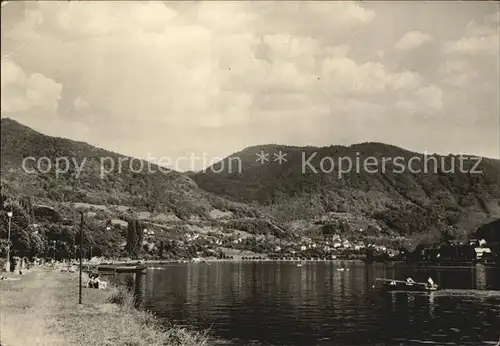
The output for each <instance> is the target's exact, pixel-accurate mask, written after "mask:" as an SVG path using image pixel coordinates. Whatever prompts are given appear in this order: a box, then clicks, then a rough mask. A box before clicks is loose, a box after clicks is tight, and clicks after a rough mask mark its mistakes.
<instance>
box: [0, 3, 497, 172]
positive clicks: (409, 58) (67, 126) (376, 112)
mask: <svg viewBox="0 0 500 346" xmlns="http://www.w3.org/2000/svg"><path fill="white" fill-rule="evenodd" d="M1 13H2V18H1V20H2V32H1V45H2V47H1V48H2V64H1V79H2V90H1V91H2V93H1V111H2V117H10V118H13V119H16V120H18V121H20V122H22V123H23V124H26V125H28V126H30V127H32V128H34V129H36V130H38V131H41V132H43V133H46V134H49V135H55V136H60V137H67V138H71V139H75V140H81V141H85V142H88V143H90V144H93V145H96V146H99V147H102V148H106V149H110V150H113V151H117V152H120V153H123V154H126V155H131V156H137V157H143V158H147V157H149V158H152V157H170V158H175V157H178V156H181V155H186V154H187V153H189V152H195V153H197V154H198V155H202V154H204V155H205V156H206V157H208V158H209V159H210V158H214V157H217V156H218V157H225V156H227V155H229V154H231V153H234V152H236V151H238V150H241V149H243V148H245V147H247V146H252V145H258V144H266V143H278V144H291V145H292V144H293V145H318V146H324V145H331V144H343V145H349V144H354V143H358V142H365V141H378V142H385V143H389V144H394V145H398V146H401V147H404V148H407V149H410V150H415V151H420V152H423V151H428V152H438V153H443V154H448V153H450V152H453V153H461V152H462V153H470V154H478V155H483V156H488V157H496V158H498V157H499V156H500V153H499V150H500V149H499V146H500V143H499V127H500V124H499V111H500V110H499V93H500V90H499V55H500V54H499V7H498V4H495V3H493V2H479V1H471V2H456V3H454V2H448V1H447V2H427V3H424V2H416V3H409V2H408V3H404V2H395V3H387V2H376V1H374V2H362V3H349V2H335V3H334V2H312V1H311V2H302V3H299V2H289V3H283V2H277V3H273V2H253V3H251V2H220V3H219V2H197V3H196V2H193V3H190V2H189V3H186V2H184V3H175V2H165V3H162V2H146V1H143V2H137V3H135V2H131V1H129V2H85V1H82V2H80V1H79V2H73V1H71V2H67V1H63V2H13V1H11V2H8V3H7V4H6V5H5V6H3V7H2V12H1ZM209 161H210V160H209ZM208 163H210V162H208ZM177 168H179V169H191V168H193V167H177ZM195 168H201V167H195Z"/></svg>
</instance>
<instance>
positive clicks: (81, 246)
mask: <svg viewBox="0 0 500 346" xmlns="http://www.w3.org/2000/svg"><path fill="white" fill-rule="evenodd" d="M82 248H83V212H80V288H79V290H78V304H82V265H83V263H82Z"/></svg>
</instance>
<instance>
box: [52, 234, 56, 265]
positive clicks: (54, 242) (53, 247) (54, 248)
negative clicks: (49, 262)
mask: <svg viewBox="0 0 500 346" xmlns="http://www.w3.org/2000/svg"><path fill="white" fill-rule="evenodd" d="M52 249H53V250H54V255H53V262H54V263H55V262H56V241H55V240H53V241H52Z"/></svg>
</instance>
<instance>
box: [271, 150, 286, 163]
mask: <svg viewBox="0 0 500 346" xmlns="http://www.w3.org/2000/svg"><path fill="white" fill-rule="evenodd" d="M274 156H276V158H275V159H274V161H278V163H279V164H280V165H281V164H282V163H283V162H287V160H286V159H285V156H286V153H284V152H282V151H281V150H280V151H278V153H277V154H276V153H274Z"/></svg>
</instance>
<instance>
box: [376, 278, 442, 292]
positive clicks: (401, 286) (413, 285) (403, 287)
mask: <svg viewBox="0 0 500 346" xmlns="http://www.w3.org/2000/svg"><path fill="white" fill-rule="evenodd" d="M376 280H377V281H383V282H384V283H383V285H382V289H383V290H384V291H385V292H394V291H398V292H435V291H439V290H440V289H441V288H440V287H439V286H438V285H436V284H435V283H434V282H432V279H431V280H430V281H431V282H415V281H413V280H410V281H408V280H407V281H401V280H391V279H376Z"/></svg>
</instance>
